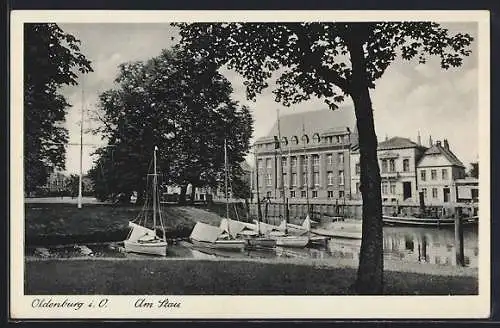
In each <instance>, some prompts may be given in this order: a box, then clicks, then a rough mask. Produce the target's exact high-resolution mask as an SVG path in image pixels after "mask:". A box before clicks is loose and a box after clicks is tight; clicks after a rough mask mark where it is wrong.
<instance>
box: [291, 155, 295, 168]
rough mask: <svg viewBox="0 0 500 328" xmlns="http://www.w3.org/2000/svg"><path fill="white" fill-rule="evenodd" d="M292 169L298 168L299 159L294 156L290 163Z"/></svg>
mask: <svg viewBox="0 0 500 328" xmlns="http://www.w3.org/2000/svg"><path fill="white" fill-rule="evenodd" d="M290 166H291V167H296V166H297V157H295V156H292V158H291V162H290Z"/></svg>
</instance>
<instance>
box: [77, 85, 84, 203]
mask: <svg viewBox="0 0 500 328" xmlns="http://www.w3.org/2000/svg"><path fill="white" fill-rule="evenodd" d="M84 106H85V101H84V87H83V81H82V109H81V122H80V177H79V179H78V208H82V175H83V168H82V166H83V108H84Z"/></svg>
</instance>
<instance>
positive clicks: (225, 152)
mask: <svg viewBox="0 0 500 328" xmlns="http://www.w3.org/2000/svg"><path fill="white" fill-rule="evenodd" d="M227 171H228V169H227V140H226V138H224V181H225V189H226V190H225V193H226V219H227V233H228V234H229V237H231V233H230V232H229V193H228V189H227V187H228V174H227Z"/></svg>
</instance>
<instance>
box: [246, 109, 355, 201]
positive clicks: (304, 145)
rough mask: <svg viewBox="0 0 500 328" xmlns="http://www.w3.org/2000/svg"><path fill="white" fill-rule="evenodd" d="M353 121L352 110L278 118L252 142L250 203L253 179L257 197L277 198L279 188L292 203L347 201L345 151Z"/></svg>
mask: <svg viewBox="0 0 500 328" xmlns="http://www.w3.org/2000/svg"><path fill="white" fill-rule="evenodd" d="M354 122H355V120H354V111H353V110H352V109H351V108H340V109H338V110H335V111H332V110H329V109H326V110H317V111H310V112H304V113H296V114H289V115H283V116H282V117H280V120H279V122H278V121H276V123H275V124H274V126H273V128H272V129H271V131H270V132H269V133H268V134H267V136H265V137H262V138H260V139H257V141H256V142H255V144H254V151H255V158H256V166H257V168H256V170H255V171H254V173H253V174H252V181H253V183H252V192H253V199H255V198H256V196H257V195H256V193H257V180H258V188H259V197H260V198H261V199H262V198H263V197H268V198H281V197H282V187H283V189H284V190H285V195H284V196H285V197H286V198H289V200H290V201H293V202H297V201H299V202H300V201H301V200H303V201H306V199H307V198H309V199H312V200H313V199H325V200H326V199H343V198H349V197H350V194H351V186H350V183H349V181H350V169H349V168H350V156H349V152H350V147H351V144H353V143H355V142H356V140H357V134H356V133H355V130H354V131H351V129H352V127H353V126H355V124H354ZM278 124H279V131H278ZM278 136H280V137H281V140H279V139H278ZM257 174H258V179H257Z"/></svg>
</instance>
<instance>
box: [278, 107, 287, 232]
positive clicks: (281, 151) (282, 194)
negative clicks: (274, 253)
mask: <svg viewBox="0 0 500 328" xmlns="http://www.w3.org/2000/svg"><path fill="white" fill-rule="evenodd" d="M276 115H277V116H278V141H279V150H280V158H281V161H280V163H281V186H280V187H281V198H282V201H283V216H284V217H285V220H286V210H287V209H286V204H285V182H284V181H283V147H281V131H280V109H279V108H276ZM285 232H286V221H285Z"/></svg>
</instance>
